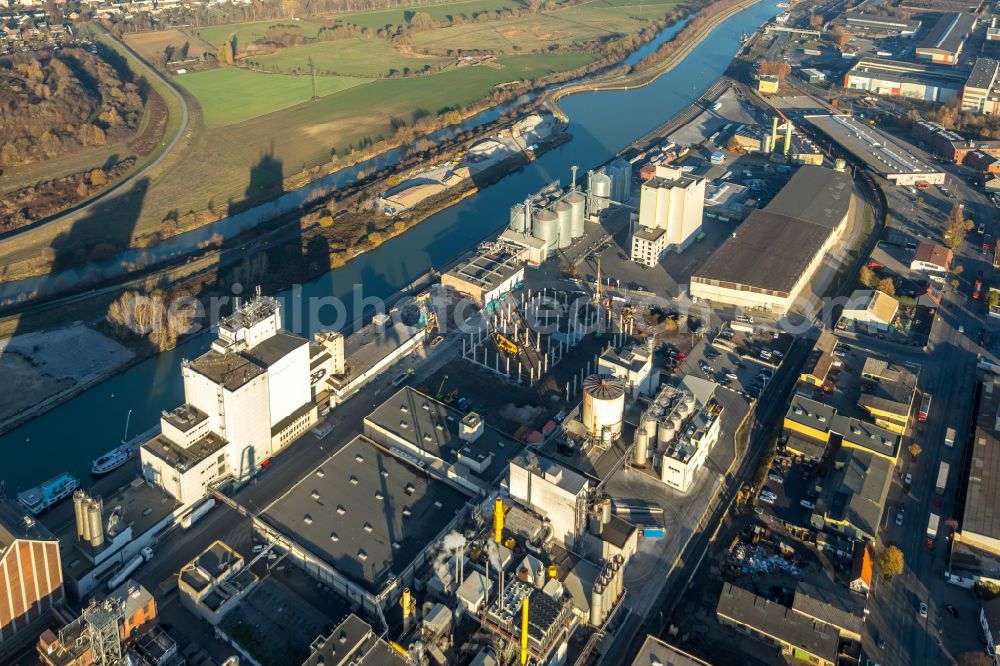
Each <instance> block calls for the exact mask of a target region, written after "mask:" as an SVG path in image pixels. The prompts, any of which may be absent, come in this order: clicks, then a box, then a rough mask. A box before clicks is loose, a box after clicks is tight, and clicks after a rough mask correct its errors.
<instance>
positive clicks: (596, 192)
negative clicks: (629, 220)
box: [590, 171, 611, 213]
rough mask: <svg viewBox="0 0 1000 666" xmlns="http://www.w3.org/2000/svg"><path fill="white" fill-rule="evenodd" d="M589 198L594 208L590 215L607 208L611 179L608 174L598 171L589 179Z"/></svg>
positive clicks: (609, 198) (609, 199)
mask: <svg viewBox="0 0 1000 666" xmlns="http://www.w3.org/2000/svg"><path fill="white" fill-rule="evenodd" d="M590 197H591V200H592V201H593V208H594V210H592V211H590V212H591V213H598V212H600V211H602V210H604V209H605V208H607V207H608V202H609V201H611V177H610V176H608V174H606V173H603V172H600V171H599V172H597V173H595V174H594V176H593V178H591V179H590Z"/></svg>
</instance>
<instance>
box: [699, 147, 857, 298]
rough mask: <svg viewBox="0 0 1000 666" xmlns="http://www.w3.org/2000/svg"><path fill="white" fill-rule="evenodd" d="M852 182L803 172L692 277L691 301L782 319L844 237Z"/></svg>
mask: <svg viewBox="0 0 1000 666" xmlns="http://www.w3.org/2000/svg"><path fill="white" fill-rule="evenodd" d="M851 193H852V186H851V179H850V177H849V176H848V175H847V174H846V173H843V172H840V171H834V170H832V169H827V168H824V167H818V166H803V167H801V168H800V169H799V170H798V171H797V172H796V173H795V175H794V176H792V179H791V180H790V181H789V182H788V184H787V185H786V186H785V187H783V188H782V189H781V191H780V192H778V194H777V196H775V197H774V199H773V200H772V201H771V203H769V204H768V205H767V206H766V207H765V208H764V209H763V210H755V211H754V212H752V213H751V214H750V215H749V216H748V217H747V219H746V220H745V221H744V222H743V224H741V225H740V226H739V227H738V228H737V230H736V231H735V232H734V233H733V235H732V236H731V237H730V238H728V239H727V240H726V242H725V243H723V244H722V246H721V247H719V249H717V250H716V251H715V252H714V253H713V254H712V256H711V257H709V258H708V261H706V262H705V264H704V265H703V266H702V267H701V268H700V269H699V270H698V271H696V272H695V273H694V274H693V275H692V276H691V296H693V297H697V298H704V299H706V300H708V301H711V302H713V303H717V304H726V305H736V306H739V307H742V308H749V309H758V310H767V311H769V312H773V313H775V314H784V313H786V312H788V311H789V309H791V307H792V303H793V302H794V301H795V299H796V298H797V297H798V295H799V293H801V291H802V289H803V288H804V287H805V286H806V284H808V282H809V280H810V279H811V278H812V276H813V274H814V273H815V272H816V269H817V268H818V267H819V265H820V263H821V262H822V261H823V257H824V256H825V255H826V253H827V251H828V250H829V249H830V247H831V246H832V245H833V244H834V242H836V240H837V238H838V237H839V236H840V234H841V233H842V232H843V230H844V227H845V225H846V222H847V216H848V214H849V213H850V210H851V199H852V197H851Z"/></svg>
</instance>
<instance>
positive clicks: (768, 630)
mask: <svg viewBox="0 0 1000 666" xmlns="http://www.w3.org/2000/svg"><path fill="white" fill-rule="evenodd" d="M716 614H717V615H719V616H721V617H724V618H726V619H728V620H730V621H732V622H736V623H738V624H741V625H745V626H748V627H752V628H753V629H755V630H757V631H758V632H760V633H763V634H766V635H768V636H770V637H773V638H777V639H778V640H781V641H783V642H784V643H787V644H789V645H792V646H794V647H797V648H799V649H801V650H805V651H806V652H808V653H810V654H814V655H817V656H819V657H822V658H823V659H825V660H827V661H829V662H832V663H837V653H838V649H839V647H840V636H839V633H838V632H837V631H836V630H835V629H834V628H833V627H831V626H830V625H828V624H824V623H822V622H817V621H814V620H810V619H809V618H807V617H805V616H804V615H800V614H798V613H796V612H794V611H793V610H792V609H790V608H787V607H785V606H782V605H781V604H776V603H774V602H773V601H770V600H769V599H765V598H764V597H758V596H757V595H756V594H754V593H753V592H750V591H748V590H744V589H743V588H740V587H736V586H735V585H733V584H732V583H726V584H725V585H724V586H723V588H722V595H721V596H720V597H719V604H718V606H717V607H716Z"/></svg>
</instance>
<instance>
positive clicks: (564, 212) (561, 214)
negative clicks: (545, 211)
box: [552, 201, 573, 248]
mask: <svg viewBox="0 0 1000 666" xmlns="http://www.w3.org/2000/svg"><path fill="white" fill-rule="evenodd" d="M552 210H553V211H554V212H555V214H556V218H558V220H559V247H560V248H565V247H569V246H570V245H572V244H573V233H572V226H573V208H572V207H571V206H570V205H569V204H568V203H566V202H565V201H559V202H557V203H556V205H555V206H553V207H552Z"/></svg>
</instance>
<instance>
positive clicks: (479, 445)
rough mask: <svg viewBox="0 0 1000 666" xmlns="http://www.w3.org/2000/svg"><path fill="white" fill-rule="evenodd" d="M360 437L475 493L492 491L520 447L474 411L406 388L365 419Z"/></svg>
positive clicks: (520, 444) (518, 443) (519, 443)
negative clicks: (456, 406)
mask: <svg viewBox="0 0 1000 666" xmlns="http://www.w3.org/2000/svg"><path fill="white" fill-rule="evenodd" d="M364 434H365V436H366V437H368V438H369V439H371V440H372V441H374V442H377V443H378V444H381V445H382V446H383V447H385V448H387V449H390V450H400V451H403V452H404V453H405V455H407V456H411V457H413V458H414V459H416V460H419V461H420V462H422V463H424V465H425V469H426V470H427V471H428V472H429V473H430V474H433V475H435V476H439V477H440V478H442V479H444V480H447V481H448V482H449V483H456V484H459V485H461V486H462V487H463V488H464V489H466V490H467V491H468V492H470V493H473V494H480V493H486V492H488V491H490V490H492V489H493V488H494V487H495V486H496V485H497V484H498V482H499V481H500V479H501V477H503V476H504V475H505V474H506V473H507V465H508V463H509V462H510V460H511V459H512V458H513V457H514V456H516V455H517V454H518V453H520V451H521V450H522V449H523V448H524V445H523V444H522V443H521V442H518V441H516V440H513V439H511V438H510V437H507V436H506V435H503V434H502V433H500V431H498V430H497V429H495V428H493V427H492V426H488V425H487V424H486V422H485V420H484V419H483V418H482V417H481V416H480V415H479V414H477V413H475V412H469V413H468V414H463V413H462V412H460V411H458V410H457V409H455V408H454V407H449V406H448V405H445V404H444V403H442V402H439V401H437V400H435V399H434V398H432V397H430V396H427V395H424V394H423V393H421V392H419V391H417V390H416V389H414V388H411V387H409V386H406V387H403V388H401V389H400V390H399V391H397V392H396V393H395V395H393V396H392V397H391V398H389V399H388V400H386V401H385V402H383V403H382V404H381V405H379V406H378V408H376V409H375V410H374V411H373V412H372V413H371V414H369V415H368V416H367V417H365V424H364Z"/></svg>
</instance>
